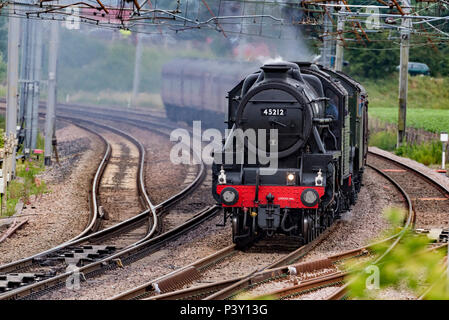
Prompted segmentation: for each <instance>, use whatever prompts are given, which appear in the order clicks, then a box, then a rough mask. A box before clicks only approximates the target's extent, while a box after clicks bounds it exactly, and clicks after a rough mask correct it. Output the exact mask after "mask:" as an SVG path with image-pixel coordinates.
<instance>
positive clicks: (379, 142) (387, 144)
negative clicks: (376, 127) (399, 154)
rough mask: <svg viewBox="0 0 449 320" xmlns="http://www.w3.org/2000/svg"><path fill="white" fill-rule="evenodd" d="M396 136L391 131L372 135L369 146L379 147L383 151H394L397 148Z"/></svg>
mask: <svg viewBox="0 0 449 320" xmlns="http://www.w3.org/2000/svg"><path fill="white" fill-rule="evenodd" d="M396 142H397V138H396V134H395V133H392V132H389V131H380V132H376V133H372V134H370V136H369V141H368V144H369V146H371V147H378V148H380V149H383V150H387V151H393V150H394V149H395V148H396Z"/></svg>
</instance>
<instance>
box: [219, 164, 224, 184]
mask: <svg viewBox="0 0 449 320" xmlns="http://www.w3.org/2000/svg"><path fill="white" fill-rule="evenodd" d="M218 183H219V184H226V174H225V171H224V169H223V167H221V170H220V174H219V175H218Z"/></svg>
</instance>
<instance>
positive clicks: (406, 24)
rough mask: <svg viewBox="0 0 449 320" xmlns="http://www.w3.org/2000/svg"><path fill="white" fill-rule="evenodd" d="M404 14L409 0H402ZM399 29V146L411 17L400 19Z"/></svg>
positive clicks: (403, 132)
mask: <svg viewBox="0 0 449 320" xmlns="http://www.w3.org/2000/svg"><path fill="white" fill-rule="evenodd" d="M401 3H402V10H403V11H404V15H409V14H410V10H411V8H410V0H402V2H401ZM401 26H402V30H401V53H400V55H401V57H400V69H399V113H398V141H397V145H398V146H401V145H402V143H403V141H404V138H405V124H406V118H407V91H408V59H409V49H410V29H411V19H402V23H401Z"/></svg>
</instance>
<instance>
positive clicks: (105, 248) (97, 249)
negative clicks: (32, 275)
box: [34, 245, 116, 266]
mask: <svg viewBox="0 0 449 320" xmlns="http://www.w3.org/2000/svg"><path fill="white" fill-rule="evenodd" d="M115 251H116V247H115V246H109V245H86V246H80V247H69V248H67V249H65V250H62V251H58V252H56V253H55V254H53V255H51V256H43V257H38V258H35V259H34V262H36V263H38V264H39V265H41V266H54V265H56V264H58V263H62V262H63V263H65V264H67V265H77V266H82V265H83V264H84V263H85V262H92V261H96V260H99V259H101V258H104V257H105V256H108V255H110V254H112V253H114V252H115Z"/></svg>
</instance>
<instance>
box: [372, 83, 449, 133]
mask: <svg viewBox="0 0 449 320" xmlns="http://www.w3.org/2000/svg"><path fill="white" fill-rule="evenodd" d="M448 91H449V90H448ZM370 100H371V97H370ZM369 116H370V117H375V118H378V119H380V120H382V121H385V122H389V123H396V122H397V121H398V110H397V108H384V107H382V108H379V107H373V105H372V104H371V101H370V108H369ZM407 126H408V127H413V128H417V129H424V130H426V131H429V132H436V133H439V132H441V131H449V109H424V108H415V109H413V108H410V109H408V110H407Z"/></svg>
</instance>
